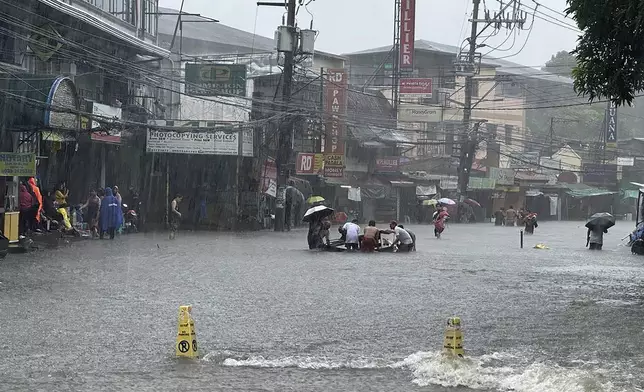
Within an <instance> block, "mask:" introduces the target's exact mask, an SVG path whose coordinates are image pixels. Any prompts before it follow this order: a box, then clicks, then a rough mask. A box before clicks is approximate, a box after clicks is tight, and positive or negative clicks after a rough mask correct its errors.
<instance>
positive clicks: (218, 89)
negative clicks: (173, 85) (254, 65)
mask: <svg viewBox="0 0 644 392" xmlns="http://www.w3.org/2000/svg"><path fill="white" fill-rule="evenodd" d="M186 93H188V94H194V95H200V96H210V97H212V96H218V95H239V96H241V97H245V96H246V66H245V65H237V64H192V63H188V64H186Z"/></svg>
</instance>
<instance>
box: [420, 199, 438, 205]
mask: <svg viewBox="0 0 644 392" xmlns="http://www.w3.org/2000/svg"><path fill="white" fill-rule="evenodd" d="M436 204H438V200H436V199H429V200H423V205H424V206H435V205H436Z"/></svg>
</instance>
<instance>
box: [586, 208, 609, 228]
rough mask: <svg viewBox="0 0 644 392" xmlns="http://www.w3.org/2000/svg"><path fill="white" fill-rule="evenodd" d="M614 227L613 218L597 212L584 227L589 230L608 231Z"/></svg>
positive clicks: (605, 213)
mask: <svg viewBox="0 0 644 392" xmlns="http://www.w3.org/2000/svg"><path fill="white" fill-rule="evenodd" d="M613 226H615V217H614V216H612V215H611V214H609V213H608V212H599V213H597V214H595V215H593V216H591V217H590V220H589V221H588V223H586V227H587V228H589V229H594V228H596V227H597V228H600V229H604V230H605V229H609V228H611V227H613Z"/></svg>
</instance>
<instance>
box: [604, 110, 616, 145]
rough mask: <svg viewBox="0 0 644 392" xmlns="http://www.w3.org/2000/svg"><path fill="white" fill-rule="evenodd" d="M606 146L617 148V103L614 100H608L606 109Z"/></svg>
mask: <svg viewBox="0 0 644 392" xmlns="http://www.w3.org/2000/svg"><path fill="white" fill-rule="evenodd" d="M605 140H606V148H610V149H615V148H617V105H616V104H615V102H613V101H610V102H608V109H607V110H606V139H605Z"/></svg>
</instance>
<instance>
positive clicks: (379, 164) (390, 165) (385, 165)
mask: <svg viewBox="0 0 644 392" xmlns="http://www.w3.org/2000/svg"><path fill="white" fill-rule="evenodd" d="M399 166H400V158H399V157H384V158H376V171H377V172H380V173H395V172H397V171H398V167H399Z"/></svg>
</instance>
